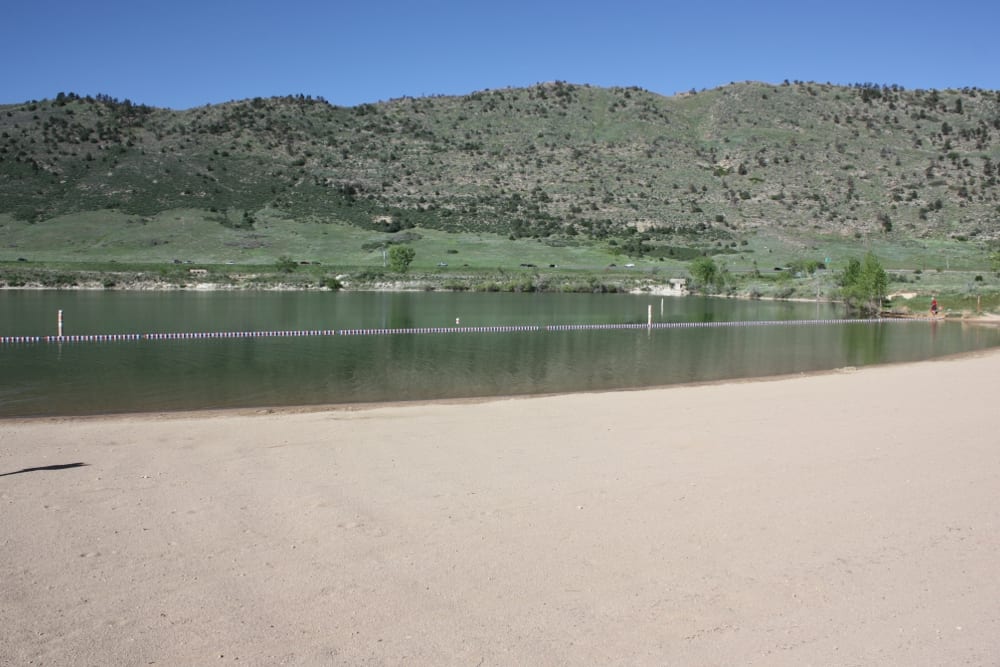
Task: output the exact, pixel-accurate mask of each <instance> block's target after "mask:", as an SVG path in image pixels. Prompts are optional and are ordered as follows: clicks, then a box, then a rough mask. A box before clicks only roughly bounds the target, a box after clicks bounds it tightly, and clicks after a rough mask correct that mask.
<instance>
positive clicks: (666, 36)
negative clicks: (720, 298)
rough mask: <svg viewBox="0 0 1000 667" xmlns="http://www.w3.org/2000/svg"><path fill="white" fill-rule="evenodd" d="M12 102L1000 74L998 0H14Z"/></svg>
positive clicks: (0, 94)
mask: <svg viewBox="0 0 1000 667" xmlns="http://www.w3.org/2000/svg"><path fill="white" fill-rule="evenodd" d="M5 5H6V7H5V9H4V10H2V11H0V26H2V33H0V34H2V35H3V41H2V45H3V46H2V48H3V51H4V58H3V66H2V68H0V103H15V102H24V101H27V100H31V99H42V98H51V97H54V96H55V95H56V94H57V93H58V92H60V91H63V92H75V93H78V94H81V95H86V94H91V95H92V94H97V93H105V94H108V95H111V96H113V97H118V98H121V99H125V98H128V99H131V100H132V101H134V102H141V103H144V104H150V105H153V106H161V107H171V108H175V109H184V108H189V107H194V106H200V105H203V104H209V103H218V102H225V101H228V100H234V99H244V98H248V97H256V96H260V97H268V96H272V95H286V94H299V93H303V94H307V95H313V96H322V97H324V98H326V99H327V100H329V101H330V102H331V103H333V104H340V105H345V106H353V105H356V104H360V103H363V102H377V101H379V100H386V99H390V98H394V97H403V96H412V97H417V96H423V95H436V94H443V95H452V94H465V93H469V92H472V91H475V90H482V89H485V88H494V89H495V88H505V87H510V86H528V85H532V84H534V83H538V82H541V81H554V80H562V81H568V82H571V83H589V84H593V85H599V86H615V85H618V86H641V87H643V88H646V89H649V90H652V91H654V92H657V93H661V94H665V95H671V94H674V93H676V92H682V91H687V90H690V89H692V88H694V89H699V90H700V89H703V88H714V87H716V86H720V85H724V84H727V83H729V82H731V81H746V80H755V81H766V82H770V83H780V82H781V81H783V80H785V79H788V80H790V81H794V80H801V81H817V82H831V83H840V84H850V83H863V82H872V83H880V84H882V83H886V84H892V83H896V84H900V85H902V86H904V87H906V88H961V87H965V86H970V87H972V86H975V87H979V88H984V89H991V90H995V89H1000V66H998V65H1000V56H998V50H997V47H996V44H995V37H996V30H997V26H998V25H1000V2H997V1H996V0H982V1H980V2H969V1H967V0H954V1H952V2H943V3H942V2H933V3H932V2H928V1H925V0H910V1H909V2H901V1H896V0H890V1H887V2H882V1H880V0H868V1H866V2H859V1H857V0H843V1H841V2H836V3H834V2H829V3H827V2H823V3H808V2H803V0H797V1H794V2H793V1H787V2H786V1H781V2H767V1H759V2H751V1H743V2H738V1H730V0H718V1H716V2H706V1H701V2H687V3H677V2H670V1H669V0H661V1H659V2H656V1H650V2H645V1H642V2H631V1H629V0H622V1H621V2H618V3H613V2H608V1H605V2H592V1H591V0H576V1H574V2H568V1H565V0H536V1H534V2H526V1H523V0H506V1H504V2H491V3H487V2H481V1H477V0H464V1H456V0H413V1H411V2H403V1H399V0H385V1H381V2H380V1H379V0H353V1H349V0H328V1H325V2H321V1H318V0H286V1H284V2H279V1H277V0H271V1H269V2H261V1H259V0H242V1H236V0H233V1H229V0H199V1H197V2H196V1H193V0H159V1H157V2H149V1H148V0H130V1H128V2H125V1H122V0H91V1H83V0H31V1H28V0H11V1H10V2H7V3H5Z"/></svg>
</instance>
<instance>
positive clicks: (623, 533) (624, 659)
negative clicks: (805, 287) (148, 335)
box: [0, 352, 1000, 666]
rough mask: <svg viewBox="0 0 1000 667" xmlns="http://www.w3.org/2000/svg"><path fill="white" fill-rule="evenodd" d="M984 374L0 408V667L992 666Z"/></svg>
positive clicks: (954, 366) (876, 374) (994, 380)
mask: <svg viewBox="0 0 1000 667" xmlns="http://www.w3.org/2000/svg"><path fill="white" fill-rule="evenodd" d="M998 378H1000V353H998V352H990V353H983V354H978V355H975V356H968V357H962V358H958V359H949V360H941V361H930V362H922V363H916V364H909V365H899V366H886V367H872V368H864V369H860V370H853V369H843V370H841V371H839V372H831V373H824V374H818V375H811V376H801V377H793V378H782V379H776V380H762V381H747V382H734V383H728V384H712V385H702V386H689V387H674V388H663V389H651V390H641V391H627V392H612V393H588V394H574V395H560V396H546V397H534V398H516V399H497V400H487V401H479V402H475V401H473V402H459V403H430V404H413V405H392V406H373V407H366V408H360V409H359V408H344V407H340V408H338V407H333V408H328V409H322V410H301V411H294V410H289V411H274V412H270V411H238V412H225V413H215V414H201V413H189V414H179V415H139V416H116V417H102V418H85V419H75V418H74V419H43V420H4V421H0V475H2V476H0V517H2V521H0V528H2V535H0V582H2V583H0V628H2V630H0V664H3V665H146V664H158V665H207V664H242V665H248V664H249V665H279V664H288V665H369V664H370V665H384V664H413V665H472V666H475V665H559V664H565V665H570V664H572V665H587V664H605V665H606V664H622V665H810V664H812V665H907V666H914V665H943V664H952V665H953V664H962V665H997V664H1000V500H998V499H1000V435H998V433H1000V428H998V426H1000V425H998V418H997V412H996V404H997V400H996V399H997V387H998ZM72 464H83V465H72ZM46 467H47V468H48V469H45V468H46Z"/></svg>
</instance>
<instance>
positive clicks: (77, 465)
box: [0, 463, 90, 477]
mask: <svg viewBox="0 0 1000 667" xmlns="http://www.w3.org/2000/svg"><path fill="white" fill-rule="evenodd" d="M86 465H90V464H89V463H59V464H56V465H51V466H38V467H37V468H21V469H20V470H15V471H14V472H4V473H0V477H6V476H7V475H20V474H21V473H22V472H38V471H40V470H66V469H67V468H81V467H83V466H86Z"/></svg>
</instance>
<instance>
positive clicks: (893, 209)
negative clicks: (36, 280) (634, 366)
mask: <svg viewBox="0 0 1000 667" xmlns="http://www.w3.org/2000/svg"><path fill="white" fill-rule="evenodd" d="M998 177H1000V92H997V91H984V90H979V89H962V90H946V91H936V90H904V89H901V88H899V87H898V86H878V85H872V84H863V85H856V86H835V85H830V84H817V83H805V82H794V83H788V82H786V83H784V84H781V85H769V84H763V83H753V82H748V83H738V84H731V85H728V86H725V87H722V88H718V89H714V90H707V91H701V92H692V93H689V94H682V95H677V96H673V97H664V96H661V95H657V94H654V93H651V92H648V91H645V90H641V89H638V88H598V87H592V86H587V85H574V84H568V83H562V82H555V83H546V84H540V85H537V86H533V87H531V88H524V89H505V90H486V91H480V92H476V93H473V94H470V95H466V96H461V97H426V98H418V99H413V98H404V99H396V100H390V101H386V102H380V103H377V104H365V105H361V106H357V107H351V108H345V107H337V106H333V105H330V104H328V103H327V102H325V101H324V100H322V99H317V98H312V97H308V96H303V95H299V96H289V97H282V98H269V99H262V98H256V99H251V100H243V101H235V102H229V103H225V104H219V105H211V106H205V107H199V108H194V109H189V110H184V111H173V110H167V109H157V108H151V107H148V106H144V105H141V104H135V103H133V102H131V101H128V100H124V101H122V100H116V99H112V98H109V97H107V96H101V95H98V96H96V97H90V96H80V95H76V94H73V93H68V94H64V93H60V94H59V95H58V96H57V97H55V98H54V99H49V100H41V101H30V102H26V103H23V104H17V105H8V106H2V107H0V230H2V231H3V234H4V236H5V237H6V239H5V240H4V241H3V242H0V251H2V250H3V247H2V246H6V247H7V248H11V247H16V246H17V241H18V238H20V237H21V236H23V235H26V234H27V235H30V234H37V233H38V232H37V230H29V229H28V228H29V227H34V226H43V223H46V222H51V221H55V220H62V221H63V222H65V221H66V220H67V216H69V218H68V219H70V220H71V221H77V220H81V219H86V220H88V221H89V222H87V223H86V224H84V223H80V228H81V229H84V228H86V229H87V230H89V231H88V232H87V233H88V234H90V236H88V238H89V239H92V238H93V234H94V228H95V226H96V227H97V228H100V226H101V225H102V224H106V225H109V226H111V225H115V226H117V227H116V228H121V229H124V228H125V227H127V226H128V225H129V224H132V225H135V224H136V223H139V226H141V225H142V224H145V223H148V222H149V221H151V220H155V219H156V216H158V215H162V214H164V212H168V211H177V210H182V211H187V212H189V213H190V212H192V211H193V212H196V213H195V214H191V215H192V216H193V217H192V218H191V220H192V221H193V222H192V223H191V224H197V225H202V226H206V227H210V228H212V229H214V230H218V231H219V233H222V232H224V233H225V234H226V235H228V236H226V239H227V240H226V241H221V240H220V241H219V242H220V243H221V242H226V243H235V244H237V245H239V244H242V246H243V247H245V248H248V249H253V247H254V243H255V238H257V237H259V236H260V235H259V228H260V227H261V226H262V224H263V222H262V221H275V220H280V221H286V222H294V223H296V224H299V223H304V224H308V225H309V226H310V227H311V228H312V227H313V226H314V225H337V226H344V225H346V226H349V227H353V228H357V229H359V230H368V231H378V232H397V231H399V230H401V229H406V228H411V227H420V228H422V229H427V230H438V231H441V232H473V233H487V232H489V233H496V234H499V235H501V236H502V237H505V238H511V239H518V238H534V239H540V240H543V241H544V242H545V243H547V244H550V245H553V246H560V245H561V246H577V245H593V244H597V245H600V246H602V247H612V248H614V249H615V250H616V251H619V252H623V253H626V254H628V255H632V256H635V257H640V256H646V257H653V258H655V257H663V258H676V259H689V258H690V257H692V256H694V255H697V254H700V253H703V252H720V251H722V250H723V249H726V250H728V251H730V252H735V251H738V250H739V249H740V247H742V246H746V245H747V244H748V243H750V242H751V241H752V240H753V239H754V238H755V237H757V236H758V235H760V234H766V235H768V237H769V238H776V239H784V240H786V241H788V242H789V243H797V244H800V245H802V246H803V247H810V246H812V245H813V244H814V243H815V239H817V238H834V239H842V240H844V241H845V242H848V243H850V242H857V241H862V240H864V241H866V242H868V243H871V241H872V240H873V239H876V240H880V241H883V242H888V243H898V244H905V243H914V242H918V241H920V240H928V241H944V240H949V239H950V240H951V241H954V242H957V243H972V244H976V245H977V247H981V248H985V247H987V246H988V244H991V243H993V242H995V241H997V240H998V237H1000V225H998V224H997V220H998V217H1000V187H998ZM94 212H99V213H100V214H101V215H102V216H104V217H103V218H101V219H104V220H106V221H107V222H103V223H102V222H100V221H97V222H95V221H94V219H93V214H94ZM88 215H89V216H91V217H89V218H88V217H87V216H88ZM81 216H82V217H81ZM5 220H6V223H4V221H5ZM74 224H75V223H74ZM255 230H256V232H255ZM202 231H204V230H202ZM116 233H120V231H119V232H116ZM310 233H315V232H310ZM255 234H256V236H255ZM134 236H136V237H142V233H141V232H136V233H135V234H134ZM216 236H217V235H215V232H212V233H211V234H210V235H209V236H208V237H206V238H216ZM219 238H220V239H221V237H219ZM155 241H156V239H155V238H150V239H147V240H146V241H145V242H148V245H149V247H150V248H153V247H155V246H156V243H155ZM88 242H89V241H88ZM758 245H759V244H758ZM13 252H15V253H16V251H13ZM8 254H9V253H8ZM0 259H3V258H0Z"/></svg>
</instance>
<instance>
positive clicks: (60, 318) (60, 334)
mask: <svg viewBox="0 0 1000 667" xmlns="http://www.w3.org/2000/svg"><path fill="white" fill-rule="evenodd" d="M58 332H59V334H58V335H59V337H60V338H62V311H61V310H60V311H59V326H58Z"/></svg>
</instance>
